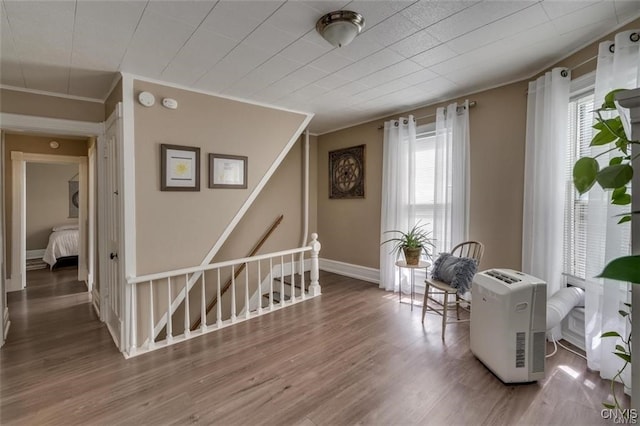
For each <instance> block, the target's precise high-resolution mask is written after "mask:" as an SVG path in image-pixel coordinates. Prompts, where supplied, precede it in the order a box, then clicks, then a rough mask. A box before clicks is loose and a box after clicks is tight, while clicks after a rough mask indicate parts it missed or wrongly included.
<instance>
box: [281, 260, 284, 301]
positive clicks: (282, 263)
mask: <svg viewBox="0 0 640 426" xmlns="http://www.w3.org/2000/svg"><path fill="white" fill-rule="evenodd" d="M280 306H284V256H280Z"/></svg>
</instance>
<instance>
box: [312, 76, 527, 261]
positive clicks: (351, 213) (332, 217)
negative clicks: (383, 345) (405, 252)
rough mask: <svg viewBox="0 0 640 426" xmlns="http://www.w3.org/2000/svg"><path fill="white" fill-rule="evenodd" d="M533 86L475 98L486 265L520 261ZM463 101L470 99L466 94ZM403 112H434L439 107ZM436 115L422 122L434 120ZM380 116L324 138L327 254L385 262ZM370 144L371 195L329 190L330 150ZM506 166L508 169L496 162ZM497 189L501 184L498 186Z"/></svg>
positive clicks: (475, 196) (478, 222)
mask: <svg viewBox="0 0 640 426" xmlns="http://www.w3.org/2000/svg"><path fill="white" fill-rule="evenodd" d="M525 92H526V84H525V83H524V82H521V83H516V84H510V85H508V86H504V87H500V88H497V89H493V90H488V91H485V92H480V93H476V94H474V95H470V96H468V97H467V98H468V99H469V100H473V101H476V102H477V106H476V107H474V108H473V109H471V113H470V128H471V201H470V203H471V206H470V209H471V212H470V218H471V219H470V238H472V239H478V240H480V241H482V242H484V243H485V245H486V251H485V253H486V254H485V258H484V261H483V267H492V266H503V267H511V268H517V267H519V266H520V245H521V241H522V240H521V235H522V224H521V221H522V219H521V218H522V181H523V168H522V165H523V164H524V128H525V118H526V95H525ZM457 101H458V102H459V103H460V102H462V101H464V99H458V100H457ZM448 103H449V102H445V103H443V104H439V105H434V106H432V107H427V108H421V109H418V110H414V111H411V112H409V113H406V114H403V116H406V115H408V114H413V115H414V116H415V117H422V116H425V115H430V114H433V113H434V112H435V109H436V107H437V106H440V105H446V104H448ZM433 120H434V117H429V118H426V119H422V120H419V121H418V124H426V123H429V122H433ZM384 121H385V120H379V121H374V122H370V123H366V124H362V125H359V126H355V127H351V128H348V129H344V130H340V131H337V132H334V133H328V134H325V135H321V136H320V137H319V138H318V228H319V233H320V235H321V236H322V253H321V257H322V258H326V259H332V260H338V261H341V262H346V263H352V264H356V265H361V266H367V267H371V268H376V269H377V268H379V265H380V263H379V262H380V259H379V245H380V206H381V185H382V138H383V132H382V130H379V129H378V127H380V126H381V125H382V123H383V122H384ZM363 143H364V144H366V163H365V176H366V178H365V179H366V181H365V199H355V200H336V199H329V194H328V186H329V185H328V181H329V177H328V152H329V151H332V150H335V149H339V148H345V147H349V146H354V145H359V144H363ZM497 164H500V167H496V165H497ZM496 188H500V189H499V190H496Z"/></svg>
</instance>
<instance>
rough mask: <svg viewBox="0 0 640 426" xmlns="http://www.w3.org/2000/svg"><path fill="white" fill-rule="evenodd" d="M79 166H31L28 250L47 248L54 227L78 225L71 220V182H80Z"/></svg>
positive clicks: (29, 174) (32, 164)
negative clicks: (78, 180) (73, 180)
mask: <svg viewBox="0 0 640 426" xmlns="http://www.w3.org/2000/svg"><path fill="white" fill-rule="evenodd" d="M78 170H79V169H78V165H77V164H46V163H27V173H26V174H27V197H26V198H27V200H26V203H27V211H26V216H27V223H26V236H27V241H26V244H27V245H26V247H27V250H39V249H44V248H46V247H47V243H48V242H49V234H51V228H53V227H54V226H58V225H69V224H77V223H78V218H70V217H69V180H71V179H72V178H74V177H75V180H77V179H78V176H77V174H78Z"/></svg>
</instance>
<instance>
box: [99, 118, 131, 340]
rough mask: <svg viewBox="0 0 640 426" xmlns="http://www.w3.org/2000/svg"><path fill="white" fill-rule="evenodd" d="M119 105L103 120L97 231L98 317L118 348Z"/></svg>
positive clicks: (120, 302)
mask: <svg viewBox="0 0 640 426" xmlns="http://www.w3.org/2000/svg"><path fill="white" fill-rule="evenodd" d="M121 111H122V109H121V108H120V107H119V108H116V111H114V113H113V114H112V116H111V117H109V119H108V120H107V124H106V132H105V137H104V138H103V142H104V146H103V147H102V148H103V149H102V150H101V152H102V156H103V158H102V159H103V161H102V162H101V163H102V166H103V167H99V169H100V170H99V173H100V175H101V176H102V179H101V180H102V182H101V183H102V185H101V188H102V190H101V191H100V193H101V195H102V201H103V202H102V206H101V207H100V209H99V212H100V216H99V219H98V220H99V222H100V228H101V230H102V232H101V238H100V239H101V244H100V247H101V250H100V258H101V262H100V275H101V278H102V279H101V283H100V304H101V308H100V311H101V316H102V320H103V321H104V322H105V323H106V324H107V327H108V328H109V331H110V332H111V335H112V336H113V339H114V340H115V342H116V345H117V346H118V347H119V348H120V349H122V343H123V338H122V337H123V324H124V323H123V312H124V309H123V295H124V286H125V283H124V282H122V280H121V276H122V275H121V271H120V268H121V263H120V261H119V259H118V253H119V251H120V203H121V198H120V193H121V191H120V186H119V184H120V182H119V180H120V175H119V167H118V162H119V160H120V159H119V138H122V118H121Z"/></svg>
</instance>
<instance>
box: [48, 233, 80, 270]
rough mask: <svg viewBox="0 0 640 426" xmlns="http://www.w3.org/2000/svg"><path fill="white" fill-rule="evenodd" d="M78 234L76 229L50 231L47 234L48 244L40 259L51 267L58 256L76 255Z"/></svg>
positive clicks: (77, 251)
mask: <svg viewBox="0 0 640 426" xmlns="http://www.w3.org/2000/svg"><path fill="white" fill-rule="evenodd" d="M79 234H80V231H78V230H77V229H71V230H64V231H56V232H52V233H51V235H49V244H47V249H46V250H45V252H44V256H42V260H44V261H45V262H47V263H48V264H49V266H50V267H53V265H55V263H56V262H57V261H58V258H61V257H66V256H77V255H78V253H79V250H78V244H79V238H78V237H79Z"/></svg>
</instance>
